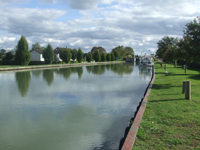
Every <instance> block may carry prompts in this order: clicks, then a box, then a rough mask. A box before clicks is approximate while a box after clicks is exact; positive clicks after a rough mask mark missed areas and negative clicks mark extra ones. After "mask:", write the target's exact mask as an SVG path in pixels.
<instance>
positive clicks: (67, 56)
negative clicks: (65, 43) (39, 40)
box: [62, 49, 72, 63]
mask: <svg viewBox="0 0 200 150" xmlns="http://www.w3.org/2000/svg"><path fill="white" fill-rule="evenodd" d="M71 57H72V54H71V52H70V50H69V49H65V50H63V51H62V60H63V61H64V62H65V63H68V62H69V61H70V59H71Z"/></svg>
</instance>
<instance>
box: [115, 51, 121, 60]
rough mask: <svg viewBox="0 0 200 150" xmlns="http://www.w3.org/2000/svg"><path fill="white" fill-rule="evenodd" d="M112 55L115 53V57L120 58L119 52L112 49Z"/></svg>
mask: <svg viewBox="0 0 200 150" xmlns="http://www.w3.org/2000/svg"><path fill="white" fill-rule="evenodd" d="M113 53H114V55H115V59H118V58H120V54H119V52H118V51H117V50H114V52H113Z"/></svg>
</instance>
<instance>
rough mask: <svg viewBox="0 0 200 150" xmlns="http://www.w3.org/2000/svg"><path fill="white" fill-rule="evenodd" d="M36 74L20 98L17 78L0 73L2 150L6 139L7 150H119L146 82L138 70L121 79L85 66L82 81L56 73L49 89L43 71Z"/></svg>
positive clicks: (118, 76) (75, 76) (9, 74)
mask: <svg viewBox="0 0 200 150" xmlns="http://www.w3.org/2000/svg"><path fill="white" fill-rule="evenodd" d="M35 74H36V72H34V73H33V72H32V73H31V80H30V83H29V87H28V92H27V95H26V97H23V98H22V97H21V95H20V93H19V91H18V89H17V84H16V80H15V74H14V73H4V74H0V77H1V78H0V89H1V90H0V95H1V100H0V120H1V122H0V131H2V132H1V136H0V143H4V147H3V148H4V149H5V147H6V145H9V143H10V141H12V144H13V145H11V146H10V147H11V148H12V146H15V145H18V146H19V148H21V149H22V150H23V149H27V148H28V149H30V147H32V148H31V149H34V148H35V149H39V148H42V149H48V150H49V149H58V150H59V149H93V148H94V147H96V148H97V147H99V149H104V148H105V149H106V148H112V149H117V147H118V145H119V141H120V139H121V138H122V137H123V134H124V130H125V128H126V125H127V123H128V121H129V119H130V118H131V117H132V116H133V114H134V110H135V108H136V107H137V105H138V103H139V101H140V99H141V98H142V96H143V94H144V91H145V89H146V86H147V84H148V82H149V81H146V80H143V79H142V78H140V76H139V70H138V67H135V68H134V71H133V72H132V73H131V74H128V75H123V76H121V75H117V74H115V73H114V72H112V71H111V70H108V71H105V73H104V74H101V75H93V74H92V73H88V72H87V70H86V68H85V67H83V74H82V77H81V79H79V78H78V74H76V73H72V74H71V75H70V77H69V79H68V80H66V79H65V78H64V77H63V76H62V75H60V74H56V73H55V72H54V75H53V76H54V79H53V82H52V84H51V85H50V86H49V85H48V84H47V82H46V80H44V79H43V76H42V73H38V74H37V76H36V75H35ZM149 78H150V77H149ZM2 97H3V98H2ZM5 118H6V119H5ZM113 128H114V129H113ZM113 130H114V131H113ZM111 131H112V132H111ZM113 132H115V133H113ZM108 133H109V134H108ZM37 136H39V138H38V139H37ZM46 138H47V139H46ZM44 139H45V140H44ZM111 139H112V140H111ZM109 140H110V142H109ZM22 141H23V142H22ZM40 141H43V142H42V143H43V144H41V143H40ZM76 141H79V144H78V145H77V143H76ZM22 143H24V144H22ZM33 143H34V146H32V145H33ZM39 143H40V145H41V146H39V147H37V146H36V145H38V144H39ZM45 143H49V146H46V145H45ZM1 146H2V144H1ZM1 146H0V149H1V148H2V147H1ZM56 146H57V147H56ZM92 147H93V148H92ZM100 147H101V148H100ZM6 148H8V147H6Z"/></svg>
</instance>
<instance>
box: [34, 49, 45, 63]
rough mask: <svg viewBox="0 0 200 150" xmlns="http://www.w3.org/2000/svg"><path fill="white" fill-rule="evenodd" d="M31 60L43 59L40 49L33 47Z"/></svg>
mask: <svg viewBox="0 0 200 150" xmlns="http://www.w3.org/2000/svg"><path fill="white" fill-rule="evenodd" d="M31 61H44V58H43V56H42V50H39V49H35V50H32V51H31Z"/></svg>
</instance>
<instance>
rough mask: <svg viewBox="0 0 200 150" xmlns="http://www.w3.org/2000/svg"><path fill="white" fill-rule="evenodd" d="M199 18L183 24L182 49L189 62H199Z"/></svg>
mask: <svg viewBox="0 0 200 150" xmlns="http://www.w3.org/2000/svg"><path fill="white" fill-rule="evenodd" d="M199 35H200V18H198V17H197V18H196V19H194V21H192V22H189V23H187V24H186V25H185V30H184V42H185V43H184V49H185V53H186V54H187V55H188V57H189V61H190V62H193V61H195V62H197V63H200V36H199Z"/></svg>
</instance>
